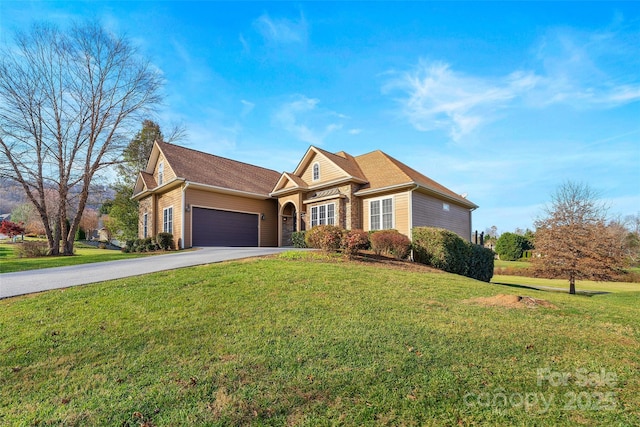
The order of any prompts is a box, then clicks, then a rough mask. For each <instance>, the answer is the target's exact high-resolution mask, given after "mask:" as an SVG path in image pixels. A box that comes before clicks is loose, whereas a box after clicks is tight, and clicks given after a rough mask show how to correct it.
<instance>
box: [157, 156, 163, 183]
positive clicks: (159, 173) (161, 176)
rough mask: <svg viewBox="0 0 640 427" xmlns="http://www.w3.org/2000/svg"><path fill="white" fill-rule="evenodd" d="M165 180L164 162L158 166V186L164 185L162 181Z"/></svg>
mask: <svg viewBox="0 0 640 427" xmlns="http://www.w3.org/2000/svg"><path fill="white" fill-rule="evenodd" d="M163 178H164V162H160V164H159V165H158V185H162V179H163Z"/></svg>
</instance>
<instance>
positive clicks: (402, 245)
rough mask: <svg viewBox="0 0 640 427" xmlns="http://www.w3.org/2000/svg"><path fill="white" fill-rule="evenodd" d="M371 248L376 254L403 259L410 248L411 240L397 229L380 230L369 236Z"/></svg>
mask: <svg viewBox="0 0 640 427" xmlns="http://www.w3.org/2000/svg"><path fill="white" fill-rule="evenodd" d="M369 239H370V242H371V249H372V250H373V251H374V252H375V253H376V254H384V255H391V256H393V257H395V258H398V259H404V258H406V257H407V256H408V255H409V251H410V250H411V240H409V238H408V237H407V236H405V235H404V234H402V233H400V232H398V231H397V230H380V231H376V232H374V233H372V234H371V235H370V236H369Z"/></svg>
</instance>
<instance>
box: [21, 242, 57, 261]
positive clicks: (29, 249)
mask: <svg viewBox="0 0 640 427" xmlns="http://www.w3.org/2000/svg"><path fill="white" fill-rule="evenodd" d="M47 255H49V244H48V243H47V242H39V241H35V242H22V243H20V244H19V245H17V246H16V256H17V257H18V258H39V257H43V256H47Z"/></svg>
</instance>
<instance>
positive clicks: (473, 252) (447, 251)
mask: <svg viewBox="0 0 640 427" xmlns="http://www.w3.org/2000/svg"><path fill="white" fill-rule="evenodd" d="M413 256H414V259H415V261H417V262H420V263H422V264H427V265H431V266H433V267H435V268H439V269H440V270H444V271H447V272H449V273H454V274H460V275H463V276H467V277H472V278H474V279H477V280H482V281H485V282H488V281H489V280H491V278H492V277H493V251H492V250H491V249H486V248H483V247H481V246H478V245H474V244H472V243H470V242H467V241H465V240H464V239H462V238H461V237H460V236H458V235H457V234H456V233H454V232H452V231H449V230H444V229H442V228H433V227H416V228H414V229H413Z"/></svg>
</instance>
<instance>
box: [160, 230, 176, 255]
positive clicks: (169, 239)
mask: <svg viewBox="0 0 640 427" xmlns="http://www.w3.org/2000/svg"><path fill="white" fill-rule="evenodd" d="M156 242H157V243H158V246H160V249H162V250H165V251H169V250H173V249H175V243H174V242H173V234H171V233H158V236H157V238H156Z"/></svg>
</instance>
